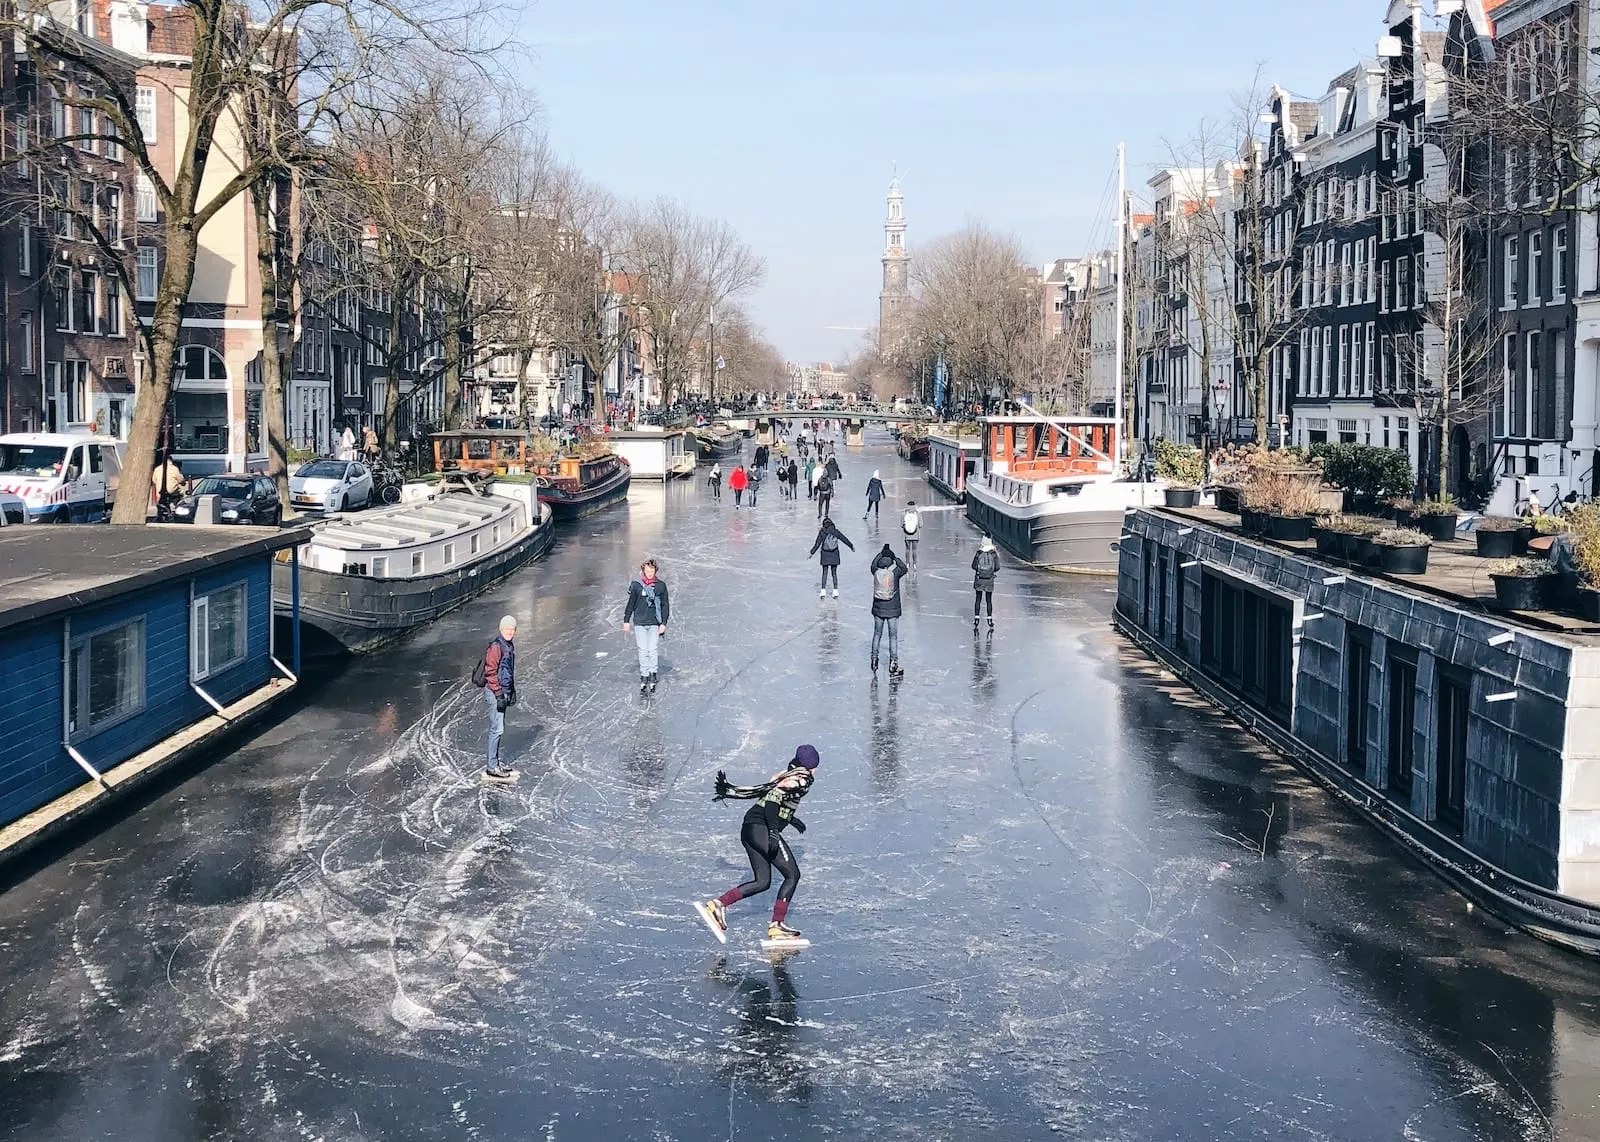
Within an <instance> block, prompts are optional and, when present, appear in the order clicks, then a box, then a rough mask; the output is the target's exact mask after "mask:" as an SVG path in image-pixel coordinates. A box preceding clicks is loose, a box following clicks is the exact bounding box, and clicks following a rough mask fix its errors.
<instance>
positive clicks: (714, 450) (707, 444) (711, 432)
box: [694, 421, 744, 460]
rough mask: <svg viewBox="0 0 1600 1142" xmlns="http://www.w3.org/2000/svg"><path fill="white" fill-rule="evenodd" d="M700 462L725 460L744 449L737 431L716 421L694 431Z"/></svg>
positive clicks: (741, 438)
mask: <svg viewBox="0 0 1600 1142" xmlns="http://www.w3.org/2000/svg"><path fill="white" fill-rule="evenodd" d="M694 434H695V439H696V440H697V441H698V444H699V449H700V459H702V460H725V459H727V458H728V457H729V456H732V455H733V454H734V453H736V452H738V451H739V450H740V449H741V448H743V447H744V437H742V436H741V435H739V432H738V430H737V429H735V428H733V427H731V426H730V425H727V424H724V423H722V422H721V421H718V422H717V423H715V424H708V425H705V426H704V427H702V428H697V429H695V430H694Z"/></svg>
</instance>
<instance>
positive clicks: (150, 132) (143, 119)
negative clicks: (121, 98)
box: [134, 87, 156, 147]
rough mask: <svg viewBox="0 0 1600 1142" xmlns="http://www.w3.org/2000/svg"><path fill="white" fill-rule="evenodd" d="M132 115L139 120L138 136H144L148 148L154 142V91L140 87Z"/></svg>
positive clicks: (151, 88)
mask: <svg viewBox="0 0 1600 1142" xmlns="http://www.w3.org/2000/svg"><path fill="white" fill-rule="evenodd" d="M134 114H135V116H136V117H137V119H138V120H139V134H141V135H143V136H144V142H145V146H147V147H148V146H150V145H151V144H152V143H154V142H155V141H156V89H155V88H153V87H141V88H139V93H138V95H137V97H136V99H135V102H134Z"/></svg>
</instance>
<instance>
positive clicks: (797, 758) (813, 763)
mask: <svg viewBox="0 0 1600 1142" xmlns="http://www.w3.org/2000/svg"><path fill="white" fill-rule="evenodd" d="M821 762H822V758H820V757H818V756H817V747H816V746H814V745H803V746H801V747H800V748H799V749H797V750H795V751H794V764H795V765H798V766H802V767H804V768H805V769H815V768H817V766H818V765H819V764H820V763H821Z"/></svg>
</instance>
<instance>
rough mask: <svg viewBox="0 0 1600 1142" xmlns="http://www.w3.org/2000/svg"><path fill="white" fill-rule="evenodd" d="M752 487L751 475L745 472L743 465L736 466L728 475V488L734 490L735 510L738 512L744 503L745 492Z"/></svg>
mask: <svg viewBox="0 0 1600 1142" xmlns="http://www.w3.org/2000/svg"><path fill="white" fill-rule="evenodd" d="M749 486H750V474H749V473H748V472H746V471H745V470H744V465H743V464H736V465H734V469H733V471H732V472H730V473H729V474H728V487H730V488H732V489H733V510H734V511H738V510H739V505H740V504H741V503H743V502H744V490H745V488H747V487H749Z"/></svg>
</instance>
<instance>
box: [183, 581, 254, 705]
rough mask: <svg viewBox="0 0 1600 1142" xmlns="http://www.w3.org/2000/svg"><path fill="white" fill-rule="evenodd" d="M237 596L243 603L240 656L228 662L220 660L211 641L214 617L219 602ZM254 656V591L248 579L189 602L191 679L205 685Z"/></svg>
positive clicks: (241, 610)
mask: <svg viewBox="0 0 1600 1142" xmlns="http://www.w3.org/2000/svg"><path fill="white" fill-rule="evenodd" d="M235 594H237V596H238V600H239V627H240V631H239V653H238V654H237V655H236V656H235V657H233V658H229V659H227V660H225V661H222V662H218V661H216V656H215V654H214V653H213V652H214V650H215V647H213V645H212V642H211V615H212V611H213V610H215V609H216V608H215V607H214V606H213V604H212V600H213V599H215V600H217V601H218V602H221V601H222V600H223V599H224V598H231V597H232V596H234V595H235ZM249 657H250V589H249V586H248V584H247V583H246V581H245V580H243V579H240V580H238V581H237V582H234V583H229V584H228V585H227V586H225V587H219V588H216V589H214V590H210V591H207V592H206V593H205V594H204V595H196V596H194V598H193V599H191V600H190V602H189V678H190V679H191V680H192V681H194V682H204V681H205V680H206V679H207V678H213V677H215V676H216V675H218V674H222V673H224V672H226V671H229V670H232V669H233V668H234V667H235V666H238V665H239V664H240V663H242V662H245V661H247V660H248V659H249Z"/></svg>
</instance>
